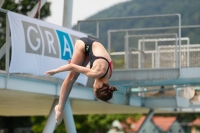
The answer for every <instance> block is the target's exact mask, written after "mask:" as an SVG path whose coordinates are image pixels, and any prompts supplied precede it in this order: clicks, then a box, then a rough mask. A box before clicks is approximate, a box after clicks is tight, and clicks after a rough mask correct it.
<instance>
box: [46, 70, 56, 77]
mask: <svg viewBox="0 0 200 133" xmlns="http://www.w3.org/2000/svg"><path fill="white" fill-rule="evenodd" d="M56 73H57V72H56V69H52V70H50V71H46V72H45V74H46V75H48V76H53V75H54V74H56Z"/></svg>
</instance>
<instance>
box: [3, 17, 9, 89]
mask: <svg viewBox="0 0 200 133" xmlns="http://www.w3.org/2000/svg"><path fill="white" fill-rule="evenodd" d="M10 43H11V40H10V25H9V21H8V15H6V61H5V62H6V65H5V66H6V68H5V70H6V74H7V75H6V80H5V88H7V82H8V78H9V76H10V73H9V64H10ZM4 45H5V44H4Z"/></svg>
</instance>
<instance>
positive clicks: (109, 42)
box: [108, 32, 111, 54]
mask: <svg viewBox="0 0 200 133" xmlns="http://www.w3.org/2000/svg"><path fill="white" fill-rule="evenodd" d="M110 49H111V35H110V32H108V53H109V54H110V53H111V50H110Z"/></svg>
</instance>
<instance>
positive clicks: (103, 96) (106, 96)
mask: <svg viewBox="0 0 200 133" xmlns="http://www.w3.org/2000/svg"><path fill="white" fill-rule="evenodd" d="M114 91H117V89H116V88H115V87H114V86H110V85H109V84H105V83H103V85H102V87H101V88H99V89H97V90H96V92H95V94H96V97H97V98H98V99H100V100H102V101H105V102H107V101H108V100H110V99H111V98H112V96H113V92H114Z"/></svg>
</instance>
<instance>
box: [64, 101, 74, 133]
mask: <svg viewBox="0 0 200 133" xmlns="http://www.w3.org/2000/svg"><path fill="white" fill-rule="evenodd" d="M63 118H64V122H65V127H66V129H67V133H76V126H75V124H74V123H75V122H74V118H73V113H72V109H71V104H70V99H69V98H68V99H67V101H66V103H65V108H64V113H63Z"/></svg>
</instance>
